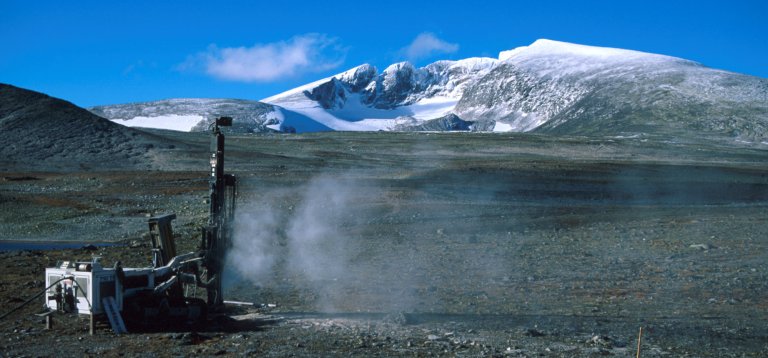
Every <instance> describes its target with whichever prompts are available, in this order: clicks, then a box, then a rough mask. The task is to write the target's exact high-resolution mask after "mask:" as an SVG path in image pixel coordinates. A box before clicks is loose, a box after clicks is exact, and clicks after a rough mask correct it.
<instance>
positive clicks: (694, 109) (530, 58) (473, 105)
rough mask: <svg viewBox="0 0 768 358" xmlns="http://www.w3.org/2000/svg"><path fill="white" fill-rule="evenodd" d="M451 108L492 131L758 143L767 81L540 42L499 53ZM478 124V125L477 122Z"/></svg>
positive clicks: (767, 101) (657, 58) (764, 122)
mask: <svg viewBox="0 0 768 358" xmlns="http://www.w3.org/2000/svg"><path fill="white" fill-rule="evenodd" d="M499 59H500V62H499V64H498V65H497V66H496V67H495V68H494V69H493V71H491V72H490V73H488V74H487V75H486V76H484V77H483V78H482V79H480V80H478V81H476V82H474V84H473V86H472V87H471V88H468V89H467V90H466V91H465V93H464V95H463V96H462V98H461V100H460V101H459V103H457V105H456V107H455V108H454V113H456V114H457V115H458V116H459V117H461V118H462V119H464V120H468V121H478V122H485V125H486V126H491V125H492V126H493V127H494V130H504V131H532V130H535V131H539V132H549V133H565V134H599V135H622V134H636V133H648V132H659V131H665V132H670V131H678V130H684V131H691V130H693V131H702V130H703V131H714V132H723V133H727V134H730V135H733V136H739V137H743V138H750V137H751V138H763V137H765V136H766V134H767V132H766V129H768V80H766V79H762V78H757V77H752V76H746V75H741V74H736V73H732V72H726V71H721V70H715V69H711V68H707V67H704V66H702V65H701V64H698V63H695V62H691V61H687V60H684V59H680V58H674V57H668V56H662V55H655V54H649V53H643V52H637V51H629V50H621V49H611V48H600V47H592V46H582V45H574V44H568V43H563V42H556V41H550V40H538V41H536V42H535V43H533V44H532V45H530V46H527V47H521V48H517V49H514V50H511V51H505V52H502V53H501V54H500V58H499ZM478 126H481V125H480V123H478Z"/></svg>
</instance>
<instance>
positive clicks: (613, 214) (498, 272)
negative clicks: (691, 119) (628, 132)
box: [0, 132, 768, 357]
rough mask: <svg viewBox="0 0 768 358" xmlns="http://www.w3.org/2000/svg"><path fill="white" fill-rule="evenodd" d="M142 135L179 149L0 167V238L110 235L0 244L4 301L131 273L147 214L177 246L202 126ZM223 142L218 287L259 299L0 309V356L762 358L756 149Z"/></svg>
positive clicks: (190, 241)
mask: <svg viewBox="0 0 768 358" xmlns="http://www.w3.org/2000/svg"><path fill="white" fill-rule="evenodd" d="M153 135H155V136H168V137H169V140H172V141H174V142H175V143H181V144H180V145H179V146H184V147H189V148H196V149H195V150H194V151H191V152H189V154H183V155H182V154H180V152H174V153H170V154H169V153H165V154H163V155H167V156H169V157H173V156H176V157H175V158H176V159H175V160H174V161H171V162H168V163H167V166H166V167H164V168H163V167H159V168H158V167H156V168H154V169H153V170H147V169H146V168H144V167H141V166H140V167H138V168H136V169H135V170H130V169H120V170H119V171H115V170H105V171H99V170H88V171H83V170H79V171H74V172H72V171H67V172H64V171H57V170H49V171H39V170H36V171H30V170H27V169H25V168H24V167H22V166H15V167H9V168H8V169H7V170H6V171H4V172H3V173H2V175H0V177H2V178H3V179H2V180H0V207H1V208H2V210H1V211H0V240H2V242H3V243H7V242H9V241H12V242H19V241H36V242H41V241H44V242H48V241H51V240H56V241H62V240H63V241H66V242H77V243H95V242H108V243H113V244H120V245H119V246H106V247H100V248H98V249H97V250H96V251H86V250H81V249H64V250H53V249H47V250H9V249H5V250H4V251H2V252H0V265H2V266H3V280H2V282H0V301H1V302H2V306H3V307H5V309H4V310H3V312H5V311H7V310H10V309H11V308H12V307H15V306H17V305H19V304H20V303H21V302H23V301H24V300H26V299H27V298H29V297H31V296H32V295H34V294H35V293H37V292H39V291H40V290H42V289H43V283H42V280H43V275H42V273H43V271H44V269H45V267H47V266H50V265H53V264H55V262H56V261H57V260H63V259H83V258H89V257H91V256H93V255H98V256H101V257H102V261H103V262H105V263H106V264H107V265H111V263H112V262H114V261H115V260H121V261H122V262H123V264H124V266H127V267H131V266H138V267H140V266H145V265H147V264H148V261H149V257H150V249H149V242H148V239H147V238H146V234H145V232H146V219H147V217H148V216H150V215H154V214H160V213H164V212H176V214H177V216H178V219H177V220H176V222H175V223H174V231H175V233H176V236H177V244H178V245H179V247H180V250H179V251H180V252H182V251H184V250H193V249H194V247H195V245H196V244H197V242H198V240H199V239H198V236H197V235H198V234H197V232H198V229H197V227H198V226H199V225H201V224H202V223H204V221H205V219H206V210H207V205H206V204H205V198H206V194H207V183H206V165H207V163H206V162H205V158H206V156H205V155H204V153H205V151H206V150H207V149H206V148H207V143H206V141H207V138H206V137H205V136H201V135H192V134H190V135H186V134H179V133H168V132H155V133H153ZM227 145H228V148H229V150H230V152H229V153H228V157H227V158H228V161H227V166H228V168H229V169H231V170H233V171H234V172H235V174H236V175H238V179H239V183H240V189H241V193H240V197H239V202H238V218H237V224H236V225H237V236H236V238H235V243H234V245H235V246H234V247H235V248H234V250H233V252H232V255H231V256H230V261H229V263H228V268H229V270H230V272H229V276H228V277H229V279H228V281H229V282H228V290H227V293H228V297H227V298H228V299H233V300H240V301H252V302H259V303H274V304H277V307H276V308H274V309H271V310H269V311H260V310H256V309H255V308H246V307H239V306H231V307H228V312H227V314H226V315H221V316H217V317H211V319H210V321H208V322H206V323H205V324H204V325H200V326H196V327H176V328H173V329H169V330H164V331H159V332H158V331H154V332H150V331H146V332H133V333H131V334H127V335H121V336H119V337H118V336H115V335H114V334H113V333H111V331H110V330H109V329H108V327H107V324H105V323H104V322H101V323H100V324H99V325H98V327H97V328H98V329H97V332H96V334H95V335H93V336H91V335H88V332H87V320H86V319H84V318H83V317H76V316H67V315H59V316H56V317H55V323H56V325H55V327H54V329H53V330H50V331H47V330H44V329H43V328H44V327H43V324H42V320H41V318H39V317H37V316H35V315H34V313H37V312H39V311H41V304H31V305H28V306H26V307H25V308H23V309H21V310H19V311H17V312H15V313H13V314H11V315H9V316H8V317H7V318H4V319H2V320H0V332H2V340H1V341H0V356H9V357H10V356H60V355H64V354H75V355H103V356H121V355H123V356H188V355H204V356H209V355H260V356H286V355H294V356H317V355H323V356H511V357H515V356H521V357H522V356H555V357H557V356H560V357H581V356H584V357H588V356H602V355H615V356H624V357H626V356H635V354H636V350H637V337H638V332H639V329H640V327H643V339H642V345H641V356H643V357H660V356H669V357H685V356H689V357H701V356H711V357H728V356H733V357H740V356H765V355H767V354H768V327H767V326H766V325H765V322H766V318H767V317H766V316H767V314H766V308H767V307H768V298H766V297H768V296H766V293H768V284H767V283H766V282H768V280H766V278H768V247H766V246H767V245H768V243H767V242H766V239H765V238H766V234H767V233H768V225H766V224H765V217H766V214H768V176H767V174H768V170H766V169H765V168H766V167H765V161H766V159H767V158H768V157H767V156H766V155H765V152H764V150H762V149H760V148H746V147H735V146H731V145H722V144H718V143H715V142H711V141H706V142H705V141H689V142H682V141H679V140H677V141H670V140H664V139H659V138H633V139H602V140H595V139H588V138H551V137H542V136H535V135H509V136H500V135H487V134H486V135H479V134H478V135H474V134H472V135H466V133H463V134H461V135H456V134H440V135H437V134H407V133H401V134H391V133H381V134H378V133H368V134H356V133H329V134H315V135H299V136H295V135H294V136H287V135H286V136H282V135H278V136H231V138H228V144H227ZM201 153H203V155H202V156H201V157H202V159H197V155H199V154H201ZM160 163H161V164H162V163H163V162H162V161H161V162H160ZM154 165H157V164H154ZM229 169H228V170H229ZM40 303H42V298H41V299H40Z"/></svg>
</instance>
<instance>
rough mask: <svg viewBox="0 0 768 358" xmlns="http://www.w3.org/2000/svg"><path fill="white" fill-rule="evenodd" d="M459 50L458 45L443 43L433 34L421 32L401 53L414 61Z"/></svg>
mask: <svg viewBox="0 0 768 358" xmlns="http://www.w3.org/2000/svg"><path fill="white" fill-rule="evenodd" d="M458 50H459V45H458V44H452V43H450V42H447V41H443V40H441V39H439V38H437V36H435V35H434V34H433V33H429V32H422V33H420V34H419V36H416V38H415V39H413V42H411V44H410V45H408V46H407V47H405V48H403V49H402V50H401V53H402V54H403V55H404V56H405V58H407V59H409V60H411V61H414V60H418V59H422V58H427V57H431V56H433V55H436V54H443V53H454V52H456V51H458Z"/></svg>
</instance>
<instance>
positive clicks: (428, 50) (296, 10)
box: [0, 0, 768, 106]
mask: <svg viewBox="0 0 768 358" xmlns="http://www.w3.org/2000/svg"><path fill="white" fill-rule="evenodd" d="M766 19H768V1H765V0H759V1H738V0H735V1H722V2H715V1H670V0H666V1H656V0H645V1H636V2H622V1H573V0H570V1H511V0H508V1H493V0H482V1H452V0H443V1H439V2H419V1H413V0H411V1H389V2H372V1H341V0H337V1H307V2H304V1H271V2H270V3H262V2H259V1H216V2H212V1H211V2H203V1H174V2H171V1H121V2H109V1H103V0H101V1H60V0H56V1H15V0H2V1H0V40H2V47H0V82H2V83H9V84H12V85H16V86H20V87H24V88H28V89H32V90H36V91H40V92H44V93H47V94H50V95H52V96H55V97H60V98H64V99H66V100H69V101H71V102H74V103H75V104H77V105H80V106H92V105H99V104H116V103H127V102H139V101H150V100H159V99H165V98H175V97H209V98H243V99H255V100H258V99H262V98H265V97H268V96H270V95H273V94H276V93H279V92H282V91H284V90H287V89H290V88H293V87H296V86H298V85H301V84H304V83H307V82H310V81H313V80H317V79H319V78H322V77H325V76H328V75H331V74H334V73H338V72H341V71H344V70H346V69H349V68H351V67H354V66H357V65H359V64H363V63H370V64H373V65H375V66H377V67H378V68H379V70H383V69H384V68H385V67H386V66H388V65H389V64H391V63H394V62H398V61H403V60H411V61H412V62H413V63H414V64H416V65H419V66H421V65H425V64H428V63H430V62H432V61H435V60H438V59H461V58H466V57H473V56H490V57H496V56H497V54H498V52H499V51H502V50H508V49H512V48H515V47H518V46H525V45H528V44H530V43H532V42H533V41H535V40H536V39H539V38H548V39H552V40H559V41H566V42H573V43H579V44H585V45H595V46H607V47H618V48H626V49H633V50H639V51H646V52H653V53H660V54H665V55H671V56H677V57H682V58H686V59H689V60H693V61H697V62H700V63H702V64H704V65H706V66H709V67H714V68H719V69H725V70H729V71H733V72H739V73H745V74H749V75H754V76H759V77H764V78H768V20H766Z"/></svg>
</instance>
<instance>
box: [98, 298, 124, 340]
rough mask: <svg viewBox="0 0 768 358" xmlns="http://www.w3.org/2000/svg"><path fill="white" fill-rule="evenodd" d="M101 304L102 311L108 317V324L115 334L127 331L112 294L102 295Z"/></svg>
mask: <svg viewBox="0 0 768 358" xmlns="http://www.w3.org/2000/svg"><path fill="white" fill-rule="evenodd" d="M101 304H102V306H103V307H104V313H106V315H107V318H108V319H109V325H110V326H112V330H113V331H114V332H115V333H116V334H118V335H119V334H120V333H128V330H127V329H126V328H125V322H123V316H121V315H120V311H119V310H118V309H117V302H115V298H114V297H112V296H107V297H102V299H101Z"/></svg>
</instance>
